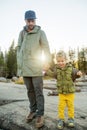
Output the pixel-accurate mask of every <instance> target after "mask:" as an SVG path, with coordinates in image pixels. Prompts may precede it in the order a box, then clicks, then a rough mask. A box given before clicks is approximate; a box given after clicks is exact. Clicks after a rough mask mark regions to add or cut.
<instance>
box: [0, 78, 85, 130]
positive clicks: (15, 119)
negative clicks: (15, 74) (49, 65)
mask: <svg viewBox="0 0 87 130" xmlns="http://www.w3.org/2000/svg"><path fill="white" fill-rule="evenodd" d="M86 78H87V77H86ZM76 87H79V89H80V90H81V91H79V92H76V93H75V95H76V98H75V128H72V130H87V81H86V80H84V79H83V78H81V79H79V81H77V82H76ZM52 90H56V81H55V80H54V79H52V80H44V95H45V125H44V127H42V128H40V130H58V129H57V104H58V96H57V95H48V93H49V92H51V93H52ZM28 106H29V102H28V98H27V92H26V88H25V85H17V84H15V83H13V82H11V83H2V82H0V128H1V129H0V130H2V129H3V130H37V129H36V128H35V119H34V120H33V121H32V122H31V123H29V124H27V123H26V122H25V118H26V115H27V114H28V113H29V109H28ZM65 114H66V126H65V127H64V130H70V129H69V128H67V110H66V113H65Z"/></svg>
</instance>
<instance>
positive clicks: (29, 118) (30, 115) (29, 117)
mask: <svg viewBox="0 0 87 130" xmlns="http://www.w3.org/2000/svg"><path fill="white" fill-rule="evenodd" d="M35 116H36V114H35V113H34V112H30V113H29V115H28V116H27V117H26V122H27V123H29V122H31V121H32V120H33V119H34V118H35Z"/></svg>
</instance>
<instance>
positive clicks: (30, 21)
mask: <svg viewBox="0 0 87 130" xmlns="http://www.w3.org/2000/svg"><path fill="white" fill-rule="evenodd" d="M25 22H26V25H27V26H28V29H29V30H33V28H34V26H35V24H36V21H35V19H27V20H25Z"/></svg>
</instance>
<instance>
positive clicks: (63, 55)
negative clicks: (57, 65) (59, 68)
mask: <svg viewBox="0 0 87 130" xmlns="http://www.w3.org/2000/svg"><path fill="white" fill-rule="evenodd" d="M58 57H63V58H65V59H66V60H67V56H66V53H65V52H64V51H63V50H60V51H59V52H58V53H57V54H56V60H57V59H58Z"/></svg>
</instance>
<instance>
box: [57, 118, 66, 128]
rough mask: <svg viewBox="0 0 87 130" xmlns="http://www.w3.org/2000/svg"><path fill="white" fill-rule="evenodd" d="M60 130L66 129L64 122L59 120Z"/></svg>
mask: <svg viewBox="0 0 87 130" xmlns="http://www.w3.org/2000/svg"><path fill="white" fill-rule="evenodd" d="M57 127H58V129H59V130H62V129H63V127H64V120H62V119H60V120H58V125H57Z"/></svg>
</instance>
